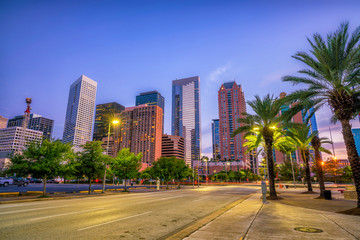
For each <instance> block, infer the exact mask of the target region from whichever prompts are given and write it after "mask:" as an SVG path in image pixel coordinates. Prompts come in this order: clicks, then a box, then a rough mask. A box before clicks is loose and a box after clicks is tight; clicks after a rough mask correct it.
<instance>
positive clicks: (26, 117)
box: [18, 98, 32, 151]
mask: <svg viewBox="0 0 360 240" xmlns="http://www.w3.org/2000/svg"><path fill="white" fill-rule="evenodd" d="M31 101H32V100H31V98H26V99H25V102H26V105H27V106H26V110H25V112H24V118H23V121H22V124H21V127H22V129H21V135H20V144H19V148H18V150H19V151H20V150H23V149H24V148H25V135H26V129H27V128H28V124H29V120H30V110H31V107H30V104H31Z"/></svg>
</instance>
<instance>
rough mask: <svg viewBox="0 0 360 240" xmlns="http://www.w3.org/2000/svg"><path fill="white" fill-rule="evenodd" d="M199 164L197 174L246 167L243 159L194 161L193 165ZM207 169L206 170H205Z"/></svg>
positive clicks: (235, 170) (212, 173) (236, 169)
mask: <svg viewBox="0 0 360 240" xmlns="http://www.w3.org/2000/svg"><path fill="white" fill-rule="evenodd" d="M198 165H199V175H206V174H207V175H214V174H217V173H219V172H222V171H224V172H228V171H230V170H231V171H234V172H238V171H240V170H241V169H244V168H248V166H246V165H245V163H244V162H243V161H208V162H205V161H195V162H194V167H196V166H198ZM206 170H207V172H206Z"/></svg>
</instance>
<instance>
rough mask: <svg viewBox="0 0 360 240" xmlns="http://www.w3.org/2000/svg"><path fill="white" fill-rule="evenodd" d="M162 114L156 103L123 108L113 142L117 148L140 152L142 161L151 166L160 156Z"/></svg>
mask: <svg viewBox="0 0 360 240" xmlns="http://www.w3.org/2000/svg"><path fill="white" fill-rule="evenodd" d="M162 114H163V111H162V109H161V108H160V107H159V106H156V105H151V106H149V105H146V104H144V105H139V106H135V107H128V108H125V111H124V112H123V113H122V114H121V115H122V124H121V126H120V131H119V137H116V138H115V144H118V146H119V149H123V148H130V151H131V152H133V153H135V154H138V153H142V154H143V157H142V162H143V163H146V164H147V165H148V166H151V164H152V163H153V162H154V161H156V160H157V159H158V158H160V157H161V145H162V129H163V126H162ZM116 151H117V150H116Z"/></svg>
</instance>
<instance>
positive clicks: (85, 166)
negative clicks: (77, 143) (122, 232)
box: [77, 141, 107, 194]
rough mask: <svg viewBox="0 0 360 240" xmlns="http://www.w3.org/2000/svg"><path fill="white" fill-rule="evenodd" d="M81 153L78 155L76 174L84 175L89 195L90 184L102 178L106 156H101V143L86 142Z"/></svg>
mask: <svg viewBox="0 0 360 240" xmlns="http://www.w3.org/2000/svg"><path fill="white" fill-rule="evenodd" d="M82 147H83V151H82V152H80V153H78V155H77V161H78V164H79V165H78V172H79V173H81V175H85V176H86V177H87V178H88V180H89V190H88V194H90V193H91V182H92V180H93V179H95V178H99V177H101V176H103V174H104V171H105V167H106V165H105V162H106V159H107V156H106V155H104V154H103V149H102V147H101V142H97V141H92V142H87V143H85V145H83V146H82Z"/></svg>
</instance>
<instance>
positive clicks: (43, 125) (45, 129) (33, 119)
mask: <svg viewBox="0 0 360 240" xmlns="http://www.w3.org/2000/svg"><path fill="white" fill-rule="evenodd" d="M23 121H24V115H19V116H15V117H13V118H11V119H9V121H8V123H7V127H21V126H22V124H23ZM27 128H29V129H32V130H37V131H41V132H42V133H43V139H48V140H50V139H51V135H52V131H53V128H54V120H52V119H49V118H45V117H43V116H41V115H38V114H35V113H31V114H30V119H29V123H28V126H27Z"/></svg>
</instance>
